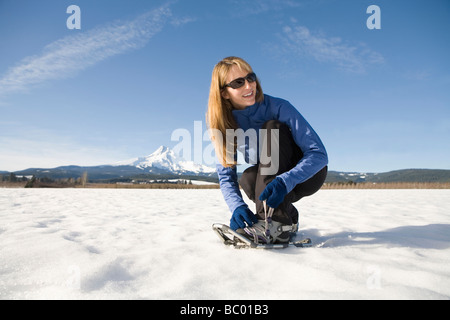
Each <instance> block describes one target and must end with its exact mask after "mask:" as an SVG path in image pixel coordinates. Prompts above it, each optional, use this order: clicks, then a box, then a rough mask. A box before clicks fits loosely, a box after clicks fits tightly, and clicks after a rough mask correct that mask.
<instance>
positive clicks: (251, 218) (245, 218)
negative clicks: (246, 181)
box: [230, 206, 258, 231]
mask: <svg viewBox="0 0 450 320" xmlns="http://www.w3.org/2000/svg"><path fill="white" fill-rule="evenodd" d="M256 222H258V219H257V218H256V216H255V215H254V214H253V212H252V211H251V210H250V209H249V208H248V207H247V206H240V207H237V208H236V209H235V210H234V212H233V216H232V217H231V220H230V228H231V229H232V230H234V231H236V230H237V229H239V228H245V227H246V225H245V223H247V224H248V225H249V226H250V227H251V226H252V225H253V224H254V223H256Z"/></svg>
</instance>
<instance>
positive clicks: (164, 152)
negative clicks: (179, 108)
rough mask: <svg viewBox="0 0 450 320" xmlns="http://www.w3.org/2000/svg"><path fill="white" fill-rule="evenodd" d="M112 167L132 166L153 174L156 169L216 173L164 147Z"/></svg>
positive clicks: (190, 172)
mask: <svg viewBox="0 0 450 320" xmlns="http://www.w3.org/2000/svg"><path fill="white" fill-rule="evenodd" d="M113 166H133V167H136V168H139V169H142V170H144V171H146V172H153V171H154V169H155V168H156V169H160V170H164V171H168V172H171V173H177V174H206V175H209V174H212V173H215V171H216V170H215V169H214V168H212V167H208V166H205V165H202V164H197V163H194V162H193V161H186V160H184V159H183V158H180V157H179V156H177V155H176V154H175V152H174V151H173V150H171V149H170V148H168V147H166V146H161V147H159V148H158V149H157V150H156V151H155V152H153V153H152V154H150V155H148V156H146V157H138V158H133V159H129V160H124V161H119V162H116V163H114V164H113Z"/></svg>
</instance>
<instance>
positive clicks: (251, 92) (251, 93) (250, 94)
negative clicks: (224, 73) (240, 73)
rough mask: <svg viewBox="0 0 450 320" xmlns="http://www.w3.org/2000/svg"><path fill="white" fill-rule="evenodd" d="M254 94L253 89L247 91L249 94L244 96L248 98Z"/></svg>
mask: <svg viewBox="0 0 450 320" xmlns="http://www.w3.org/2000/svg"><path fill="white" fill-rule="evenodd" d="M252 95H253V90H252V91H250V92H249V93H247V94H244V95H243V97H244V98H248V97H251V96H252Z"/></svg>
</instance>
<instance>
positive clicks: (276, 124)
mask: <svg viewBox="0 0 450 320" xmlns="http://www.w3.org/2000/svg"><path fill="white" fill-rule="evenodd" d="M282 126H286V125H285V124H284V123H282V122H280V121H278V120H269V121H266V122H264V124H263V125H262V129H269V130H270V129H280V128H281V127H282Z"/></svg>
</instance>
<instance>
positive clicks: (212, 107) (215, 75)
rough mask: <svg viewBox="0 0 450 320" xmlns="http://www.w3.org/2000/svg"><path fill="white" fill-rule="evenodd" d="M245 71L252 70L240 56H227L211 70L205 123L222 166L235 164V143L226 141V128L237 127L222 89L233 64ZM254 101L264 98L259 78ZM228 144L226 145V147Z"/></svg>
mask: <svg viewBox="0 0 450 320" xmlns="http://www.w3.org/2000/svg"><path fill="white" fill-rule="evenodd" d="M234 65H236V66H238V67H239V69H240V70H243V71H245V72H247V73H250V72H253V70H252V68H251V66H250V65H249V64H248V63H247V62H246V61H245V60H244V59H242V58H238V57H227V58H224V59H223V60H222V61H220V62H219V63H217V64H216V65H215V67H214V69H213V72H212V78H211V87H210V89H209V101H208V111H207V113H206V123H207V125H208V127H209V129H210V136H211V141H212V142H213V144H214V148H215V150H216V155H217V157H218V159H219V161H220V162H221V164H222V165H223V166H224V167H233V166H234V165H236V161H235V160H234V155H235V153H236V143H235V142H234V141H227V139H226V130H227V129H237V128H238V126H237V123H236V120H235V119H234V117H233V114H232V111H233V105H232V104H231V102H230V101H229V100H228V99H225V98H223V97H222V90H224V89H223V87H224V86H225V84H226V81H227V77H228V73H229V71H230V69H231V68H232V67H233V66H234ZM255 98H256V102H261V101H263V100H264V95H263V91H262V88H261V84H260V83H259V80H258V79H256V97H255ZM227 144H228V147H227Z"/></svg>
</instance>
